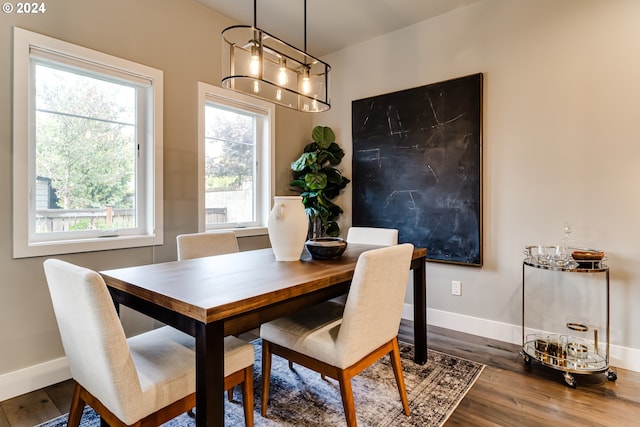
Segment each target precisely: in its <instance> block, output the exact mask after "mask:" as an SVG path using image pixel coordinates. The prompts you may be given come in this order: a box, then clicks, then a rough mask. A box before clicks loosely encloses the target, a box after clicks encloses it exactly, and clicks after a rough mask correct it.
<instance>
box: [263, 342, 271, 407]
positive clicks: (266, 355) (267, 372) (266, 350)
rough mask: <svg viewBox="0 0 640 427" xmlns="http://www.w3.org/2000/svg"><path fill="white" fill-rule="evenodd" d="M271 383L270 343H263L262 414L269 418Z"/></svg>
mask: <svg viewBox="0 0 640 427" xmlns="http://www.w3.org/2000/svg"><path fill="white" fill-rule="evenodd" d="M270 381H271V349H270V347H269V342H268V341H264V340H263V341H262V400H261V405H262V406H261V408H260V414H261V415H262V416H263V417H266V416H267V402H269V385H270V384H269V383H270Z"/></svg>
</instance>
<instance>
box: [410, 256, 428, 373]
mask: <svg viewBox="0 0 640 427" xmlns="http://www.w3.org/2000/svg"><path fill="white" fill-rule="evenodd" d="M425 264H426V261H425V258H419V259H415V260H413V263H412V265H411V266H412V268H413V334H414V336H413V339H414V349H415V355H414V361H415V362H416V363H418V364H420V365H424V364H425V363H427V278H426V271H425V270H426V268H425Z"/></svg>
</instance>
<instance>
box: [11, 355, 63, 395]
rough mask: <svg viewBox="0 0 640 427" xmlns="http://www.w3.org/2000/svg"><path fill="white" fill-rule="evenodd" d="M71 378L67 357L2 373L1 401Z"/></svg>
mask: <svg viewBox="0 0 640 427" xmlns="http://www.w3.org/2000/svg"><path fill="white" fill-rule="evenodd" d="M69 378H71V371H69V364H68V363H67V358H66V357H61V358H59V359H53V360H50V361H48V362H44V363H40V364H38V365H34V366H29V367H28V368H23V369H20V370H17V371H13V372H8V373H6V374H2V375H0V402H1V401H4V400H7V399H11V398H12V397H16V396H20V395H21V394H25V393H29V392H32V391H34V390H38V389H41V388H43V387H47V386H50V385H52V384H56V383H59V382H61V381H65V380H68V379H69Z"/></svg>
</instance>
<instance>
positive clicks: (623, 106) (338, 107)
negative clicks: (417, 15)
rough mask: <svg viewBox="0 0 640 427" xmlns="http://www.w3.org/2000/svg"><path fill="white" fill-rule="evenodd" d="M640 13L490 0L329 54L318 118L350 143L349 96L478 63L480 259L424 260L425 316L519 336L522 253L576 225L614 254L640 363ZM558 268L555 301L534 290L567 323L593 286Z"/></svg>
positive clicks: (620, 358)
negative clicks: (326, 98) (325, 98)
mask: <svg viewBox="0 0 640 427" xmlns="http://www.w3.org/2000/svg"><path fill="white" fill-rule="evenodd" d="M639 17H640V2H638V1H635V0H627V1H624V0H526V1H524V0H520V1H513V0H482V1H480V2H478V3H475V4H473V5H471V6H469V7H466V8H463V9H459V10H457V11H454V12H452V13H449V14H446V15H442V16H440V17H437V18H434V19H431V20H428V21H425V22H423V23H420V24H418V25H415V26H412V27H408V28H405V29H403V30H400V31H397V32H394V33H391V34H389V35H386V36H383V37H380V38H376V39H373V40H370V41H368V42H365V43H362V44H360V45H357V46H354V47H350V48H347V49H344V50H342V51H340V52H336V53H334V54H331V55H328V56H327V57H325V58H323V59H325V60H326V61H327V62H328V63H329V64H331V66H332V70H333V71H334V73H333V77H332V84H333V86H332V101H333V105H332V109H331V110H330V111H329V112H326V113H322V114H320V115H318V116H317V117H314V120H316V121H320V122H325V123H329V124H331V125H332V126H333V127H334V129H335V130H336V134H337V138H338V139H339V140H340V141H341V142H342V143H343V145H344V146H345V147H347V148H349V149H350V147H351V101H353V100H356V99H361V98H366V97H369V96H374V95H379V94H384V93H389V92H393V91H397V90H401V89H406V88H411V87H416V86H421V85H425V84H429V83H434V82H438V81H443V80H448V79H451V78H454V77H460V76H464V75H469V74H474V73H478V72H482V73H484V121H483V126H484V176H483V179H484V266H483V267H482V268H473V267H460V266H453V265H447V264H436V263H429V264H428V265H427V284H428V307H429V312H428V322H429V323H432V324H440V325H443V326H448V327H452V328H453V329H460V330H466V331H468V332H472V333H476V334H478V335H485V336H494V337H498V338H501V339H504V340H505V341H513V342H519V341H520V339H521V336H520V319H521V316H520V313H521V311H520V307H521V305H520V301H521V281H522V259H523V249H524V247H525V245H528V244H537V243H543V244H556V243H558V242H559V240H560V238H561V237H562V229H563V224H564V223H565V221H569V222H570V223H571V224H572V226H573V230H574V232H573V235H572V242H573V243H574V244H578V245H584V246H588V247H595V248H601V249H603V250H604V251H606V253H607V255H608V258H609V265H610V266H611V295H612V300H611V307H612V310H611V311H612V313H611V334H612V335H611V337H612V343H613V344H614V346H615V347H614V348H613V349H612V354H613V358H612V360H613V361H614V363H615V364H617V365H618V366H621V365H623V366H628V367H629V366H632V367H634V368H635V369H637V370H640V365H639V364H638V362H637V360H640V332H639V331H638V325H639V324H640V310H638V309H637V305H638V303H639V302H640V286H638V285H639V284H640V270H639V269H638V268H637V261H638V257H639V254H640V253H639V252H638V242H639V241H640V226H638V217H639V216H640V185H639V183H640V167H638V165H639V164H640V144H639V137H638V126H637V124H638V122H639V111H640V109H639V108H638V100H639V99H640V79H638V75H639V74H640V55H639V54H638V40H640V26H638V25H637V23H638V18H639ZM344 162H345V163H346V164H347V165H349V164H350V163H351V152H350V151H349V153H348V156H347V157H346V158H345V161H344ZM346 174H347V176H350V175H351V174H350V171H347V172H346ZM350 191H351V187H348V188H347V191H346V193H345V195H344V200H346V203H345V208H346V209H345V212H346V215H345V220H348V219H349V218H350V211H351V206H350V200H351V194H350ZM550 274H551V276H550V277H549V278H547V279H541V280H550V281H551V282H552V283H553V284H556V287H555V288H554V287H552V288H551V290H550V291H547V293H546V294H545V296H546V297H547V298H546V299H545V300H544V301H543V298H540V295H535V294H534V295H530V297H531V299H532V300H533V301H534V303H535V304H537V305H536V306H535V307H534V310H535V311H536V312H542V310H543V308H545V307H547V308H550V309H551V310H550V311H551V314H557V315H558V316H559V317H560V319H563V316H568V315H570V314H571V313H573V312H574V311H577V308H578V307H582V306H583V304H584V302H585V296H584V294H583V292H586V291H588V290H589V291H590V290H591V289H592V288H593V286H592V285H591V284H590V283H591V281H590V280H589V279H587V278H586V277H584V276H586V275H582V276H583V277H574V276H575V275H574V276H570V275H569V276H567V275H561V276H558V274H557V273H553V272H551V273H550ZM531 279H532V280H533V277H531ZM452 280H461V281H462V296H460V297H458V296H452V295H451V281H452ZM576 281H577V282H578V283H579V284H582V286H581V287H580V286H578V289H577V291H576V292H575V293H573V294H569V295H566V294H564V295H563V294H562V290H563V289H564V288H563V287H565V286H567V285H568V283H569V282H576ZM599 283H600V284H602V286H601V287H600V290H602V289H604V281H601V282H599ZM560 297H566V298H567V300H568V302H569V304H568V306H565V307H560V306H558V304H557V301H558V300H559V299H560ZM594 298H596V299H598V300H599V301H601V302H604V300H605V296H604V293H603V292H600V293H599V294H596V295H595V296H594ZM551 314H549V316H550V315H551ZM562 322H564V320H560V323H562ZM633 359H635V360H633Z"/></svg>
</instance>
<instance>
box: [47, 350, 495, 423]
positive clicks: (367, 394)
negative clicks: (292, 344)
mask: <svg viewBox="0 0 640 427" xmlns="http://www.w3.org/2000/svg"><path fill="white" fill-rule="evenodd" d="M253 344H254V346H255V348H256V364H255V367H254V368H255V369H254V376H255V377H254V392H255V425H256V427H262V426H265V427H271V426H308V427H327V426H342V425H345V424H346V422H345V418H344V412H343V410H342V400H341V398H340V388H339V386H338V383H337V382H336V381H334V380H332V379H330V378H327V379H322V378H321V377H320V375H319V374H318V373H316V372H313V371H310V370H308V369H306V368H304V367H301V366H299V365H294V369H289V365H288V362H287V361H286V360H284V359H281V358H280V357H278V356H274V357H273V361H272V367H271V390H270V393H269V395H270V399H269V407H268V410H267V416H266V417H262V416H260V396H261V395H262V387H261V384H260V380H261V375H260V373H261V368H260V366H261V349H260V341H259V340H257V341H255V342H254V343H253ZM400 351H401V356H402V367H403V371H404V379H405V383H406V387H407V393H408V398H409V407H410V409H411V416H409V417H407V416H405V415H404V412H403V411H402V403H401V402H400V397H399V395H398V390H397V388H396V383H395V379H394V377H393V370H392V369H391V365H390V364H389V357H384V358H383V359H381V360H380V361H379V362H377V363H376V364H374V365H373V366H371V367H369V368H367V369H366V370H364V371H363V372H362V373H361V374H360V375H358V376H356V377H355V378H353V380H352V385H353V394H354V401H355V405H356V414H357V418H358V425H361V426H380V427H383V426H393V427H398V426H420V427H429V426H441V425H443V424H444V422H445V421H446V420H447V418H449V416H450V415H451V413H452V412H453V411H454V410H455V408H456V407H457V406H458V404H459V403H460V401H461V400H462V398H463V397H464V396H465V394H466V393H467V391H469V389H470V388H471V386H472V385H473V384H474V383H475V381H476V379H477V378H478V377H479V376H480V373H481V372H482V370H483V369H484V365H482V364H480V363H476V362H472V361H469V360H465V359H461V358H458V357H455V356H451V355H448V354H444V353H439V352H437V351H434V350H429V353H428V361H427V363H426V364H425V365H418V364H416V363H414V362H413V346H411V345H408V344H404V343H400ZM241 400H242V397H241V394H240V388H239V387H236V390H235V396H234V401H235V402H229V401H228V400H227V399H225V425H226V426H244V416H243V413H242V404H241V403H240V402H241ZM66 421H67V415H63V416H61V417H58V418H56V419H54V420H51V421H48V422H46V423H44V424H41V425H40V427H62V426H66ZM99 425H100V420H99V418H98V416H97V415H96V413H95V412H93V410H92V409H91V408H89V407H86V408H85V411H84V415H83V417H82V421H81V423H80V426H81V427H98V426H99ZM163 426H164V427H183V426H184V427H191V426H195V420H194V419H193V418H191V417H189V416H188V415H186V414H184V415H181V416H180V417H178V418H175V419H173V420H171V421H170V422H168V423H166V424H164V425H163Z"/></svg>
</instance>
